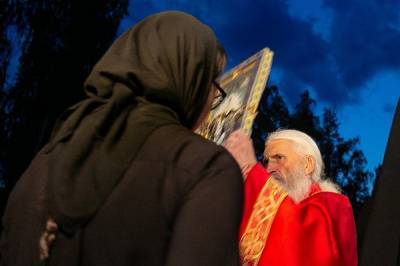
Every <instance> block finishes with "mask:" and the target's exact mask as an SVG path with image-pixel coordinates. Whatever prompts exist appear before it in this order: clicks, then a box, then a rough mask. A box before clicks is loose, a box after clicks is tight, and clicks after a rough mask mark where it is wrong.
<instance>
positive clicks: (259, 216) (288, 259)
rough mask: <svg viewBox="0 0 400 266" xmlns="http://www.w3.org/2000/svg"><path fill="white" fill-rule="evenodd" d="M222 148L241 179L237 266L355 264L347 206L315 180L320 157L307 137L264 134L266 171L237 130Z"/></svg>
mask: <svg viewBox="0 0 400 266" xmlns="http://www.w3.org/2000/svg"><path fill="white" fill-rule="evenodd" d="M225 147H226V148H227V149H228V150H229V151H230V152H231V153H232V155H233V156H234V158H235V159H236V161H237V162H238V164H239V165H240V167H241V169H242V172H243V176H244V177H245V203H244V213H243V218H242V224H241V229H240V253H241V260H242V264H243V265H268V266H274V265H283V266H284V265H308V266H311V265H324V266H326V265H338V266H339V265H340V266H347V265H357V252H356V231H355V223H354V218H353V213H352V208H351V205H350V202H349V200H348V198H347V197H346V196H344V195H342V194H340V192H339V190H338V188H337V187H336V185H334V184H333V183H332V182H330V181H327V180H321V176H322V175H323V162H322V157H321V153H320V151H319V149H318V147H317V145H316V143H315V142H314V141H313V140H312V139H311V138H310V137H309V136H308V135H306V134H304V133H302V132H300V131H297V130H280V131H276V132H274V133H272V134H270V135H269V137H268V139H267V141H266V145H265V151H264V159H265V165H264V166H265V167H266V169H265V168H264V167H263V166H262V165H261V164H259V163H257V161H256V158H255V155H254V150H253V146H252V142H251V140H250V138H249V137H247V136H246V135H245V134H244V133H242V132H241V131H236V132H234V133H232V134H231V136H230V137H229V138H228V139H227V141H226V142H225Z"/></svg>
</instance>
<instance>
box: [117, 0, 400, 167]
mask: <svg viewBox="0 0 400 266" xmlns="http://www.w3.org/2000/svg"><path fill="white" fill-rule="evenodd" d="M168 9H175V10H182V11H186V12H188V13H190V14H192V15H194V16H196V17H198V18H199V19H200V20H202V21H203V22H205V23H206V24H208V25H210V26H211V27H212V28H213V29H214V30H215V32H216V34H217V36H218V38H219V39H220V41H221V43H222V44H223V45H224V47H225V48H226V50H227V52H228V56H229V58H230V59H229V64H228V68H229V67H232V66H234V65H236V64H238V63H239V62H240V61H242V60H243V59H245V58H247V57H249V56H250V55H252V54H253V53H255V52H257V51H258V50H260V49H261V48H263V47H266V46H267V47H269V48H270V49H272V50H273V51H274V53H275V56H274V62H273V66H272V71H271V78H270V81H269V84H270V85H273V84H276V85H278V87H279V88H280V90H281V92H282V93H283V94H284V95H285V98H286V99H288V100H289V102H290V103H292V104H293V103H296V102H297V100H298V96H299V93H300V92H302V91H304V90H305V89H308V90H310V91H311V95H312V97H313V98H315V99H316V100H317V102H318V109H317V110H322V108H324V107H331V108H334V109H335V110H336V112H337V114H338V119H339V122H341V125H340V129H341V130H340V131H341V133H342V135H343V136H344V137H346V138H350V137H356V136H359V137H360V139H361V145H360V147H361V148H362V149H363V151H364V153H365V155H366V157H367V159H368V162H369V165H368V166H369V169H370V170H373V168H374V167H375V166H376V165H377V164H378V163H380V162H381V161H382V159H383V153H384V150H385V146H386V142H387V137H388V134H389V129H390V125H391V122H392V117H393V114H394V108H395V105H396V102H397V100H398V99H399V96H400V1H399V0H307V1H304V0H286V1H285V0H264V1H261V0H252V1H240V0H229V1H226V0H220V1H213V0H205V1H192V0H177V1H172V0H169V1H167V0H165V1H162V0H131V4H130V8H129V15H128V16H127V17H126V18H125V19H124V21H123V22H122V24H121V27H120V32H121V31H124V30H125V29H127V28H128V27H129V26H130V25H132V24H134V23H135V22H137V21H139V20H140V19H142V18H143V17H145V16H147V15H149V14H152V13H155V12H158V11H162V10H168Z"/></svg>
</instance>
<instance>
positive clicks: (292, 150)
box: [264, 139, 305, 190]
mask: <svg viewBox="0 0 400 266" xmlns="http://www.w3.org/2000/svg"><path fill="white" fill-rule="evenodd" d="M264 158H265V160H266V165H265V167H266V168H267V170H268V172H269V173H270V174H271V175H272V176H273V177H274V178H275V179H276V180H278V181H279V182H280V183H282V184H283V185H284V186H285V187H287V188H288V189H290V190H291V189H294V188H295V186H296V184H297V181H300V180H299V179H302V178H305V173H304V165H305V160H304V157H303V156H301V155H299V154H298V153H297V152H296V147H295V144H294V142H293V141H291V140H284V139H282V140H273V141H271V142H269V143H268V145H267V146H266V148H265V151H264Z"/></svg>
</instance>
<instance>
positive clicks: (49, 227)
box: [39, 218, 58, 261]
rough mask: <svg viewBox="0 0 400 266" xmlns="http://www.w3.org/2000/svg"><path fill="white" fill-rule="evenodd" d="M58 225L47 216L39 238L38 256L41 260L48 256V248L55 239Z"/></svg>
mask: <svg viewBox="0 0 400 266" xmlns="http://www.w3.org/2000/svg"><path fill="white" fill-rule="evenodd" d="M57 232H58V225H57V224H56V222H55V221H54V220H53V219H52V218H48V219H47V222H46V228H45V230H44V232H43V234H42V235H41V237H40V239H39V258H40V260H41V261H44V260H46V259H47V258H48V257H49V253H50V249H51V246H52V244H53V242H54V241H55V240H56V236H57Z"/></svg>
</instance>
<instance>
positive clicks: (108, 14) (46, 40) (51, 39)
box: [0, 0, 128, 194]
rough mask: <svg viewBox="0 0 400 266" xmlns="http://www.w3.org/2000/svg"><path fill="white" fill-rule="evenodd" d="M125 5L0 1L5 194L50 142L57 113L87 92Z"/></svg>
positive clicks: (109, 0) (105, 0) (107, 0)
mask: <svg viewBox="0 0 400 266" xmlns="http://www.w3.org/2000/svg"><path fill="white" fill-rule="evenodd" d="M127 8H128V1H127V0H122V1H118V0H100V1H96V2H91V1H74V0H64V1H60V0H56V1H49V0H15V1H11V0H8V1H7V0H6V1H0V73H3V74H2V75H0V84H1V87H0V88H1V90H0V121H1V122H0V123H1V124H0V138H1V139H0V145H1V146H0V150H1V153H0V170H1V171H0V174H1V176H0V178H1V179H2V180H3V182H5V184H4V185H5V188H6V191H2V192H3V194H8V190H9V189H10V188H11V187H12V186H13V184H14V183H15V181H16V180H17V178H18V177H19V176H20V175H21V173H22V171H23V170H24V169H25V168H26V167H27V165H28V163H29V162H30V160H31V159H32V157H33V155H34V154H35V153H36V152H37V151H38V149H40V147H41V146H42V145H43V144H44V142H45V141H46V140H47V139H48V136H49V134H50V131H51V129H52V126H53V124H54V122H55V119H56V118H57V117H58V116H59V114H60V113H61V112H62V111H63V110H64V109H65V108H67V107H68V106H70V105H71V104H73V103H75V102H76V101H78V100H79V99H81V98H82V97H83V89H82V88H83V87H82V84H83V81H84V79H85V77H86V76H87V75H88V73H89V71H90V69H91V68H92V66H93V65H94V63H96V61H97V60H98V59H99V58H100V56H101V55H102V54H103V53H104V52H105V50H106V49H107V48H108V47H109V45H110V44H111V42H112V41H113V39H114V38H115V34H116V31H117V29H118V26H119V24H120V20H121V19H122V17H123V16H124V15H125V14H126V12H127ZM10 30H11V32H12V33H13V34H10ZM18 43H19V44H20V47H16V48H15V46H17V44H18ZM13 48H14V49H18V51H19V52H20V56H19V63H18V64H17V65H18V69H17V70H15V72H16V73H17V74H16V77H15V79H14V81H13V82H10V78H7V77H6V74H5V73H9V72H10V70H11V69H10V68H11V67H12V66H11V65H10V62H11V60H15V58H12V56H14V57H15V55H12V53H11V51H12V49H13Z"/></svg>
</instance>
